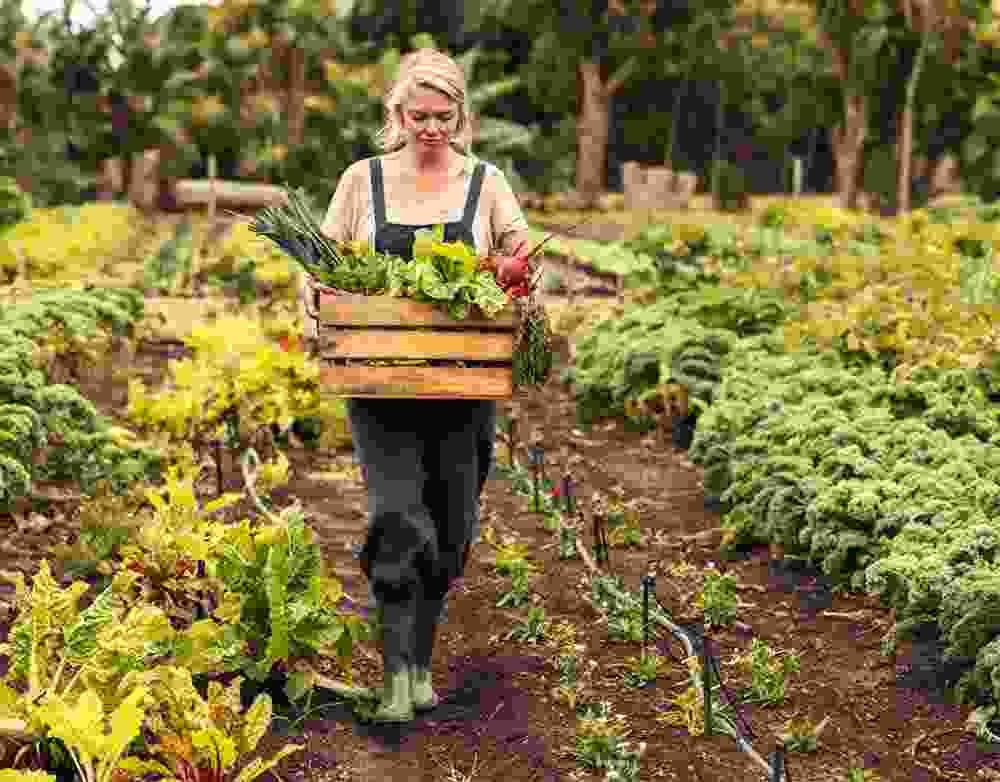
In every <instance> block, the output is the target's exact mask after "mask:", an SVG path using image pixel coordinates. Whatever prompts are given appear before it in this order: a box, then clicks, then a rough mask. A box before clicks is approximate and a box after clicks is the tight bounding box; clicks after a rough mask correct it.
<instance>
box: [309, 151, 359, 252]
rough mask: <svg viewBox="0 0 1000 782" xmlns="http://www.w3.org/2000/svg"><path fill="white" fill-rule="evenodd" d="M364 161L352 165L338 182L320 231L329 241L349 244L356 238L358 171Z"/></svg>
mask: <svg viewBox="0 0 1000 782" xmlns="http://www.w3.org/2000/svg"><path fill="white" fill-rule="evenodd" d="M361 162H362V161H357V162H355V163H351V165H349V166H348V167H347V168H346V169H345V171H344V173H343V174H341V176H340V181H339V182H337V189H336V191H335V192H334V194H333V198H331V199H330V206H329V207H327V210H326V217H325V218H324V219H323V223H322V224H321V225H320V227H319V231H320V233H321V234H323V236H325V237H326V238H327V239H332V240H333V241H335V242H347V241H350V240H351V239H353V238H354V217H355V210H356V209H357V186H358V173H359V171H358V169H359V165H360V163H361Z"/></svg>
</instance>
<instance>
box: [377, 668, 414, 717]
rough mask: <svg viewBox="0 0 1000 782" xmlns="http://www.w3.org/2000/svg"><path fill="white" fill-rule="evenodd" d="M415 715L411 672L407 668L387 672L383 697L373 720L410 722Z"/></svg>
mask: <svg viewBox="0 0 1000 782" xmlns="http://www.w3.org/2000/svg"><path fill="white" fill-rule="evenodd" d="M413 717H414V711H413V701H412V699H411V698H410V672H409V670H408V669H407V668H403V669H401V670H398V671H389V670H386V672H385V680H384V684H383V687H382V699H381V700H380V701H379V704H378V709H377V710H376V711H375V714H374V716H373V717H372V721H373V722H409V721H410V720H412V719H413Z"/></svg>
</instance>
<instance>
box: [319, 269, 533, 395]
mask: <svg viewBox="0 0 1000 782" xmlns="http://www.w3.org/2000/svg"><path fill="white" fill-rule="evenodd" d="M312 290H313V296H312V297H311V298H312V302H311V303H313V304H314V307H315V308H314V309H312V308H310V309H312V311H311V312H309V313H308V316H311V317H314V318H315V320H316V337H315V339H314V340H313V345H312V348H313V352H314V353H315V355H316V356H317V358H318V359H319V362H320V366H321V370H320V371H321V383H322V385H323V389H324V392H325V393H328V394H330V395H332V396H338V397H356V398H380V397H385V398H396V399H510V398H511V397H512V396H513V391H514V387H513V381H514V375H513V363H512V362H513V357H514V338H515V334H516V331H517V325H518V321H517V314H516V313H515V312H514V311H513V309H508V310H505V311H504V312H502V313H500V314H499V315H498V316H497V317H496V318H488V317H486V316H485V315H483V314H482V313H481V312H479V311H478V310H477V309H476V308H473V311H472V313H470V315H469V317H468V318H466V319H465V320H455V319H453V318H452V317H451V316H449V315H448V313H447V312H446V311H445V310H444V309H443V308H441V307H440V306H438V305H435V304H427V303H424V302H419V301H413V300H412V299H405V298H399V297H394V296H387V295H379V296H365V295H363V294H357V293H347V292H344V291H333V290H332V289H329V288H324V287H322V286H316V285H314V286H313V287H312ZM371 359H376V360H396V361H400V360H403V361H412V362H418V361H430V362H433V365H407V366H366V365H364V364H363V363H362V362H363V361H365V360H371ZM473 362H474V363H475V364H476V366H468V364H469V363H473ZM484 364H485V365H484Z"/></svg>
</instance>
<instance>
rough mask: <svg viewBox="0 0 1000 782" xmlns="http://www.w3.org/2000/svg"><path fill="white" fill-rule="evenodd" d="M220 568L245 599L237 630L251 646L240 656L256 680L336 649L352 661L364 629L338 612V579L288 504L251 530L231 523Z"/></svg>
mask: <svg viewBox="0 0 1000 782" xmlns="http://www.w3.org/2000/svg"><path fill="white" fill-rule="evenodd" d="M217 557H218V559H217V564H216V573H217V575H218V577H219V578H220V579H221V581H222V583H223V584H224V585H225V587H226V588H227V589H228V590H230V591H231V592H235V593H238V594H239V595H240V597H241V607H240V611H239V621H238V623H237V624H238V629H239V633H240V637H241V638H242V639H244V640H245V641H246V642H247V643H248V644H249V648H250V649H251V654H250V655H249V656H248V657H245V658H244V659H243V660H242V661H241V667H242V669H243V671H244V672H245V673H246V674H247V675H248V676H250V677H251V678H253V679H257V680H262V679H265V678H267V676H268V675H269V674H270V673H271V670H272V668H273V667H274V665H275V664H276V663H278V662H282V661H287V660H288V659H289V658H291V657H301V656H310V655H314V654H317V653H321V652H324V653H331V654H333V655H335V656H336V657H337V658H339V659H341V660H346V659H350V655H351V650H352V648H353V642H354V641H355V640H357V639H359V638H361V637H363V635H364V627H363V626H361V625H360V624H358V623H357V622H355V621H353V620H352V619H351V618H350V617H345V616H342V615H340V614H338V613H337V611H336V608H335V607H336V604H337V602H338V601H339V600H340V598H341V596H342V592H341V590H340V586H339V583H338V582H336V581H335V580H331V579H329V578H328V577H326V576H325V575H324V572H323V566H322V554H321V552H320V548H319V543H318V542H317V540H316V537H315V534H314V533H313V532H312V530H311V529H309V527H307V526H306V524H305V520H304V518H303V516H302V514H301V512H300V511H296V510H294V509H290V510H287V511H285V512H284V513H283V514H282V516H280V517H275V518H274V520H272V523H271V524H269V525H268V526H265V527H263V528H261V529H259V530H257V531H253V530H252V529H251V527H250V525H249V523H248V522H244V523H242V524H241V525H239V526H238V527H232V528H230V529H229V530H228V531H227V533H226V534H225V536H224V537H223V542H222V543H221V545H220V546H219V548H218V555H217Z"/></svg>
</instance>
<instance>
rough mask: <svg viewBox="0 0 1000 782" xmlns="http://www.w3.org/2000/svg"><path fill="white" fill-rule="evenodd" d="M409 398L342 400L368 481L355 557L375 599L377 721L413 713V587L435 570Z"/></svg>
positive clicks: (433, 542) (420, 446)
mask: <svg viewBox="0 0 1000 782" xmlns="http://www.w3.org/2000/svg"><path fill="white" fill-rule="evenodd" d="M409 402H410V400H395V399H360V400H359V399H351V400H350V401H349V403H348V412H349V414H350V420H351V432H352V437H353V438H354V443H355V448H356V449H357V451H358V454H359V457H360V459H361V461H362V463H363V464H364V465H365V467H366V473H367V485H368V506H369V525H368V534H367V536H366V539H365V543H364V546H363V547H362V549H361V554H360V557H359V560H360V565H361V569H362V571H363V572H364V574H365V576H366V577H367V578H368V581H369V584H370V585H371V590H372V592H373V593H374V595H375V597H376V599H377V600H378V603H379V610H380V612H381V615H382V626H383V630H382V649H383V663H384V666H385V675H386V685H385V689H386V697H385V699H384V700H383V704H382V706H381V707H380V709H379V712H378V713H377V714H376V720H381V719H386V720H389V719H400V720H405V719H408V718H409V715H411V714H412V704H411V700H410V697H409V684H408V674H409V668H410V666H411V664H412V660H413V642H414V629H415V623H416V621H417V608H418V593H419V591H420V586H421V584H422V583H424V582H425V581H428V580H432V579H433V577H434V574H435V573H436V572H438V570H439V566H438V547H437V540H436V537H437V536H436V525H435V523H434V521H433V520H432V519H431V517H430V515H429V513H428V511H427V509H426V507H425V506H424V501H423V500H424V497H423V495H424V480H425V476H424V471H423V469H422V463H423V457H424V443H423V440H422V437H421V431H420V427H418V426H417V425H416V424H415V422H417V421H419V420H420V419H419V417H417V416H415V415H414V413H415V412H419V408H414V407H413V405H412V403H410V404H407V403H409ZM404 682H405V683H406V686H405V687H404V686H403V684H404ZM404 690H405V692H404Z"/></svg>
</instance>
